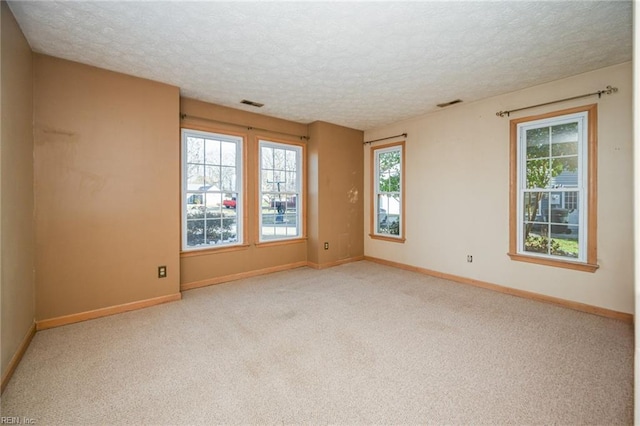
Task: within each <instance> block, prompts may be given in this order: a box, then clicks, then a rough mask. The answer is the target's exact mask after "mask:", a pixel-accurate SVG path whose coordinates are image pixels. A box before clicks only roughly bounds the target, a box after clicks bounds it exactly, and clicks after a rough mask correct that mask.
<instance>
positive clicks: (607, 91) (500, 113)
mask: <svg viewBox="0 0 640 426" xmlns="http://www.w3.org/2000/svg"><path fill="white" fill-rule="evenodd" d="M617 91H618V88H617V87H611V86H607V88H606V89H604V90H598V91H597V92H593V93H587V94H586V95H578V96H573V97H571V98H565V99H558V100H557V101H551V102H545V103H543V104H538V105H531V106H526V107H522V108H517V109H511V110H509V111H498V112H496V115H497V116H498V117H504V116H505V115H506V116H507V117H509V114H511V113H512V112H517V111H522V110H525V109H531V108H536V107H541V106H545V105H551V104H557V103H559V102H565V101H572V100H574V99H580V98H586V97H589V96H595V95H598V97H599V98H601V97H602V95H610V94H612V93H616V92H617Z"/></svg>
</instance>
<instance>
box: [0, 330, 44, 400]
mask: <svg viewBox="0 0 640 426" xmlns="http://www.w3.org/2000/svg"><path fill="white" fill-rule="evenodd" d="M35 335H36V323H35V321H34V322H33V324H31V326H30V327H29V330H28V331H27V334H26V335H25V336H24V339H22V343H20V346H18V350H17V351H16V353H15V354H13V357H12V358H11V361H9V365H7V370H6V371H5V372H4V373H3V374H2V384H1V385H0V394H1V393H2V392H4V389H5V388H6V387H7V385H8V384H9V381H10V380H11V377H12V376H13V373H14V371H16V368H18V364H20V361H21V360H22V357H23V356H24V354H25V352H27V348H28V347H29V345H30V344H31V340H33V336H35Z"/></svg>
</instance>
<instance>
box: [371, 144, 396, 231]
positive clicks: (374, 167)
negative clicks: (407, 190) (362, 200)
mask: <svg viewBox="0 0 640 426" xmlns="http://www.w3.org/2000/svg"><path fill="white" fill-rule="evenodd" d="M371 159H372V164H371V172H372V175H373V181H372V189H373V191H372V192H373V197H372V212H371V217H372V224H371V234H370V235H371V237H372V238H378V239H384V240H388V241H396V242H403V241H404V142H400V143H394V144H389V145H384V146H380V147H373V148H371Z"/></svg>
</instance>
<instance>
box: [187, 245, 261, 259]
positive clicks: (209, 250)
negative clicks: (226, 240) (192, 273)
mask: <svg viewBox="0 0 640 426" xmlns="http://www.w3.org/2000/svg"><path fill="white" fill-rule="evenodd" d="M248 248H249V244H238V245H233V246H223V247H208V248H204V249H199V250H189V251H181V252H180V257H192V256H206V255H208V254H218V253H228V252H231V251H240V250H246V249H248Z"/></svg>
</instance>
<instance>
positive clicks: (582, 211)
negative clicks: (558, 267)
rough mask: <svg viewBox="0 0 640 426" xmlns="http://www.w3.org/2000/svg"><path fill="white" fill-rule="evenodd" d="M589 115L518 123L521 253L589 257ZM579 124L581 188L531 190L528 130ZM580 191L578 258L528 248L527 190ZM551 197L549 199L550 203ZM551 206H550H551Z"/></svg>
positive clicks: (552, 256) (582, 114) (560, 257)
mask: <svg viewBox="0 0 640 426" xmlns="http://www.w3.org/2000/svg"><path fill="white" fill-rule="evenodd" d="M588 120H589V117H588V114H587V113H586V112H581V113H577V114H569V115H562V116H558V117H552V118H547V119H541V120H536V121H530V122H527V123H520V124H518V254H522V255H527V256H536V257H544V258H549V259H559V260H575V261H578V262H586V258H587V246H588V238H589V236H588V235H587V226H586V224H587V214H588V212H587V206H588V198H589V197H588V191H587V185H588V180H587V178H588V173H587V170H588V156H589V154H588V150H587V146H588V142H587V141H588V139H587V129H588ZM569 123H577V124H578V187H577V188H569V189H564V188H535V189H527V187H526V186H527V139H526V132H527V130H533V129H538V128H543V127H552V126H558V125H562V124H569ZM566 191H570V192H578V203H577V205H578V212H579V215H578V257H577V258H575V259H572V258H567V257H566V256H558V255H553V254H544V253H535V252H529V251H525V250H524V232H523V227H524V226H523V225H524V205H523V204H524V203H523V199H524V194H525V193H527V192H530V193H535V192H549V193H559V192H566ZM550 202H551V200H549V203H550ZM550 208H551V207H549V209H550Z"/></svg>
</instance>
